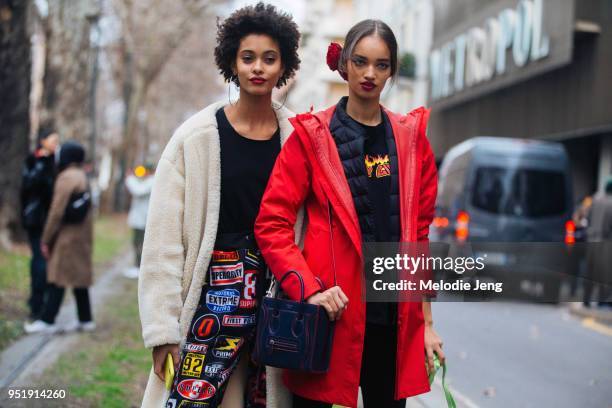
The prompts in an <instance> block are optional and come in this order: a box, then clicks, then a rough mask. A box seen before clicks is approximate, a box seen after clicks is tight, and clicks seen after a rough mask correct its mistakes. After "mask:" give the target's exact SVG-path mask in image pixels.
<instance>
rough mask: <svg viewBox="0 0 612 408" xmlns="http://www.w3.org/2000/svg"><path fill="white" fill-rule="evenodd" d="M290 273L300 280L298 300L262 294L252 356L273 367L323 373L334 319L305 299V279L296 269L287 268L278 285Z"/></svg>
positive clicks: (327, 366) (329, 351) (328, 352)
mask: <svg viewBox="0 0 612 408" xmlns="http://www.w3.org/2000/svg"><path fill="white" fill-rule="evenodd" d="M291 274H294V275H295V276H297V278H298V279H299V281H300V290H301V292H300V301H299V302H295V301H293V300H289V299H281V298H278V297H276V296H275V297H271V296H265V297H264V298H263V301H262V304H261V306H260V309H259V315H258V318H257V333H256V339H255V350H254V353H253V357H254V359H255V360H256V361H258V362H259V363H260V364H265V365H268V366H272V367H279V368H286V369H291V370H300V371H305V372H310V373H324V372H326V371H327V369H328V368H329V360H330V355H331V348H332V343H333V338H334V323H333V322H331V321H330V320H329V317H328V316H327V312H326V311H325V309H324V308H323V307H322V306H318V305H311V304H309V303H306V302H304V281H303V279H302V276H301V275H300V274H299V273H298V272H296V271H289V272H287V273H286V274H285V275H284V276H283V277H282V279H281V280H280V281H279V282H278V285H279V286H280V285H281V284H282V282H283V281H284V280H285V279H286V278H287V276H289V275H291ZM319 283H321V282H320V281H319ZM270 292H271V291H269V292H268V293H270Z"/></svg>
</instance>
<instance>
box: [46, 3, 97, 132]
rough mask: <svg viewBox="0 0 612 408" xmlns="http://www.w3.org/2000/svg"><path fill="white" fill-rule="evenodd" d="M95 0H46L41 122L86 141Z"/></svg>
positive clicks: (95, 15) (88, 130)
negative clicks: (44, 62) (91, 36)
mask: <svg viewBox="0 0 612 408" xmlns="http://www.w3.org/2000/svg"><path fill="white" fill-rule="evenodd" d="M98 15H99V8H98V4H97V0H70V1H68V0H48V16H47V17H46V19H45V22H44V23H45V24H44V30H45V38H46V40H45V41H46V52H45V55H46V57H45V60H46V64H45V74H44V89H43V96H42V110H41V113H40V121H41V123H43V124H45V125H48V126H52V127H54V128H55V129H56V130H57V131H58V132H59V134H60V135H61V136H62V138H64V139H65V138H71V139H76V140H79V141H81V142H83V143H85V142H86V140H87V138H88V135H89V133H90V128H89V126H90V121H89V120H90V118H89V109H90V103H91V101H90V95H89V90H90V80H91V75H92V70H91V67H90V59H91V58H90V30H91V24H92V22H93V21H94V20H95V19H96V18H97V16H98Z"/></svg>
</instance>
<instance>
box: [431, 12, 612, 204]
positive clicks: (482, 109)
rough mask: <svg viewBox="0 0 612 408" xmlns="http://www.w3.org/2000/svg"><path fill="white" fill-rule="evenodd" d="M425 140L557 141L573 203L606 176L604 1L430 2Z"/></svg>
mask: <svg viewBox="0 0 612 408" xmlns="http://www.w3.org/2000/svg"><path fill="white" fill-rule="evenodd" d="M433 4H434V30H433V32H434V34H433V46H432V50H431V51H430V54H429V78H430V83H429V91H428V97H429V104H430V106H431V107H432V116H431V120H430V125H429V138H430V141H431V143H432V147H433V149H434V152H435V154H436V157H437V158H438V159H441V158H442V157H443V156H444V154H445V153H446V152H447V151H448V150H449V149H450V148H451V147H452V146H454V145H456V144H458V143H460V142H462V141H463V140H466V139H468V138H471V137H474V136H503V137H516V138H527V139H541V140H550V141H558V142H561V143H563V145H564V146H565V148H566V150H567V152H568V154H569V157H570V161H571V165H572V173H573V181H574V183H573V184H574V199H575V200H576V201H577V200H579V199H580V198H581V197H583V196H585V195H587V194H592V193H594V192H596V191H598V190H601V189H602V187H603V185H604V183H605V181H606V180H607V178H608V177H609V176H610V175H611V174H612V74H611V73H612V1H609V0H589V1H578V0H495V1H488V0H434V3H433Z"/></svg>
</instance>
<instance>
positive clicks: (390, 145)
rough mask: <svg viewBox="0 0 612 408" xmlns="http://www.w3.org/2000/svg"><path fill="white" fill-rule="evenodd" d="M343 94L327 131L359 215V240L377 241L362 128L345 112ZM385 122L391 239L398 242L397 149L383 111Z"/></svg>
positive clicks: (389, 124)
mask: <svg viewBox="0 0 612 408" xmlns="http://www.w3.org/2000/svg"><path fill="white" fill-rule="evenodd" d="M347 100H348V98H347V97H344V98H342V99H341V100H340V102H338V105H336V110H335V111H334V116H333V117H332V120H331V123H330V126H329V128H330V131H331V134H332V136H333V138H334V141H335V142H336V146H337V147H338V154H339V156H340V161H341V162H342V167H343V168H344V175H345V176H346V179H347V181H348V185H349V188H350V190H351V194H352V196H353V202H354V203H355V211H356V212H357V217H358V218H359V227H360V228H361V235H362V240H363V241H364V242H375V241H376V235H375V234H376V225H375V220H374V214H373V210H372V203H371V202H370V199H369V198H368V184H367V183H368V176H367V171H366V167H365V162H364V144H365V138H366V134H365V129H363V127H361V126H360V125H359V124H358V123H355V121H353V120H352V119H351V118H350V117H349V116H348V115H347V113H346V102H347ZM382 116H383V120H384V122H385V134H386V139H387V149H388V150H389V161H390V163H391V200H390V205H391V208H390V211H389V213H390V214H391V225H392V229H391V231H392V235H391V242H399V239H400V205H399V176H398V169H397V149H396V146H395V139H394V137H393V130H392V128H391V123H390V122H389V118H388V117H387V115H386V114H385V113H384V112H383V115H382Z"/></svg>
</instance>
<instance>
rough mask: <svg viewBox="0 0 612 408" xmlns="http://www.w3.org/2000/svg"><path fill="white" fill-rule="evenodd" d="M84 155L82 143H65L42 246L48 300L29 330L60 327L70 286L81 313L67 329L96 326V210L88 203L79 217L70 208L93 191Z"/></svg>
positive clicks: (44, 330)
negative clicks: (93, 299)
mask: <svg viewBox="0 0 612 408" xmlns="http://www.w3.org/2000/svg"><path fill="white" fill-rule="evenodd" d="M84 159H85V150H84V149H83V147H82V146H81V145H80V144H78V143H76V142H66V143H64V144H62V146H61V148H60V152H59V160H58V170H59V173H58V176H57V180H56V181H55V186H54V191H53V200H52V202H51V207H50V209H49V216H48V217H47V222H46V224H45V228H44V230H43V234H42V238H41V242H42V244H41V250H42V252H43V255H45V257H46V258H47V259H48V274H47V279H48V289H47V301H46V302H45V306H44V308H43V312H42V315H41V318H40V320H36V321H34V322H33V323H31V324H26V326H25V330H26V332H28V333H35V332H54V331H56V330H57V329H58V328H57V326H56V325H55V318H56V316H57V314H58V312H59V308H60V306H61V303H62V300H63V297H64V292H65V289H66V287H72V288H73V292H74V297H75V299H76V304H77V311H78V317H79V320H78V322H75V323H74V324H71V325H70V327H69V328H66V329H67V330H70V329H72V330H77V329H78V330H88V331H89V330H93V329H94V328H95V323H94V322H93V320H92V315H91V306H90V302H89V289H88V288H89V286H91V284H92V280H93V267H92V248H93V245H92V244H93V216H92V211H91V208H89V206H87V208H86V210H85V211H84V212H83V213H82V218H81V219H78V220H75V219H69V218H68V215H69V213H68V212H67V207H69V206H71V207H72V206H73V203H74V202H76V201H78V200H81V201H82V200H87V199H86V198H84V197H85V196H84V195H83V194H84V193H87V192H88V191H89V188H88V181H87V175H86V174H85V171H84V170H83V168H82V164H83V160H84ZM89 200H91V199H90V198H89ZM90 202H91V201H90Z"/></svg>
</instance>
